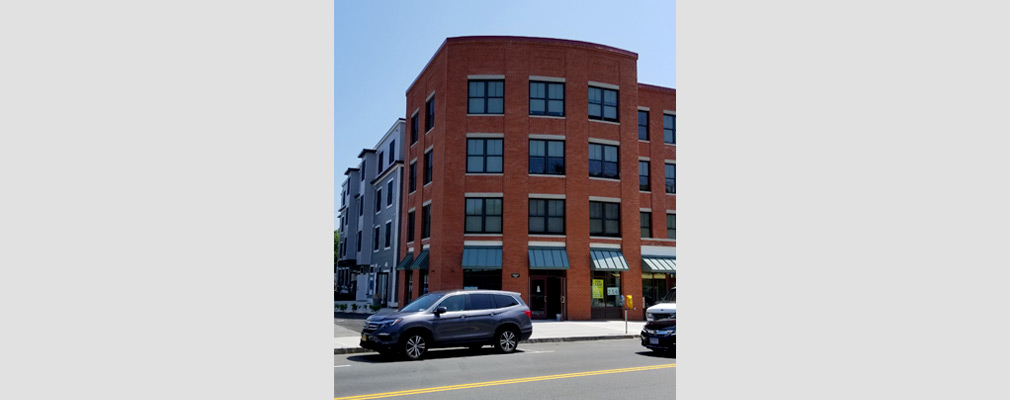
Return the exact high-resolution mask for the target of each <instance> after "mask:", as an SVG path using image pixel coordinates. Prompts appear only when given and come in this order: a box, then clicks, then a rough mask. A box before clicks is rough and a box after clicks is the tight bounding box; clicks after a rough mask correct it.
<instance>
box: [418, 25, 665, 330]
mask: <svg viewBox="0 0 1010 400" xmlns="http://www.w3.org/2000/svg"><path fill="white" fill-rule="evenodd" d="M637 59H638V55H637V54H635V53H631V52H628V51H624V50H620V49H615V48H611V47H607V46H602V45H596V44H591V43H584V42H574V41H566V40H555V39H540V38H519V37H459V38H449V39H447V40H446V41H445V42H444V43H443V44H442V46H441V47H440V48H439V50H438V51H437V52H436V54H435V55H434V57H433V58H432V59H431V61H430V62H429V63H428V65H427V66H426V67H425V69H424V70H423V71H422V72H421V74H420V75H419V76H418V77H417V79H416V80H415V82H414V83H413V84H412V85H411V87H410V88H409V89H408V90H407V93H406V104H407V107H406V113H405V115H406V119H407V135H406V136H407V140H406V141H405V142H406V143H404V147H405V149H404V150H405V153H404V154H405V157H404V159H405V163H406V164H407V165H408V166H409V165H410V163H411V162H415V160H416V163H417V164H416V165H417V167H416V168H417V178H416V179H417V183H416V185H417V187H416V190H415V191H414V192H410V190H409V187H408V185H409V181H410V179H409V169H407V170H406V171H407V173H408V176H407V178H406V179H403V183H404V190H403V193H407V194H406V199H405V201H404V202H403V204H404V208H403V210H402V214H401V215H402V218H403V221H402V222H403V223H402V224H401V226H403V227H407V226H408V224H407V221H406V219H407V216H408V211H409V210H411V209H413V211H414V218H415V224H414V227H415V232H414V240H413V241H412V242H410V243H408V242H407V233H406V231H405V229H404V232H402V233H401V234H402V235H403V236H402V240H400V246H401V248H400V250H401V254H407V251H408V250H409V249H413V252H414V253H413V254H414V255H415V257H416V256H417V255H418V254H419V253H420V252H421V251H422V248H423V247H424V246H425V245H430V249H429V265H430V267H429V270H428V282H429V283H428V285H429V286H428V290H429V291H435V290H443V289H458V288H462V287H463V270H462V269H461V266H460V265H461V259H462V254H463V248H464V242H467V241H471V242H472V241H482V242H499V241H500V242H501V247H502V252H503V262H502V265H503V267H502V283H501V287H502V289H503V290H510V291H515V292H519V293H522V294H523V298H524V300H526V301H527V302H529V301H530V291H531V288H530V280H529V273H530V270H529V255H528V252H527V250H528V249H529V246H528V244H529V242H531V241H533V242H557V243H558V244H559V245H560V246H562V247H565V248H566V250H567V253H568V259H569V262H570V269H569V270H568V271H567V272H566V273H565V280H564V282H565V285H564V286H565V305H564V314H565V315H566V317H567V319H570V320H587V319H590V317H591V312H590V311H591V307H590V299H591V286H590V285H591V283H590V280H591V275H592V273H591V270H590V269H591V264H592V263H591V259H590V253H589V250H590V244H593V245H597V244H604V245H606V244H610V245H619V246H620V250H621V251H622V252H623V254H624V257H625V259H626V260H627V263H628V266H629V267H630V270H629V271H625V272H622V273H621V289H620V291H621V294H631V295H633V296H634V301H635V306H636V307H637V308H638V309H639V310H638V311H636V312H633V313H629V317H630V318H632V319H641V318H642V313H641V311H640V309H641V304H642V275H641V271H642V269H641V264H642V257H641V255H642V250H641V246H643V245H646V246H667V247H671V248H675V247H676V242H675V241H674V240H672V239H642V238H641V237H640V225H639V223H640V221H639V211H640V209H642V208H649V209H651V210H652V224H651V225H652V230H653V232H654V233H656V234H654V235H653V236H654V237H657V236H658V237H661V238H665V235H666V216H665V215H666V213H667V212H671V211H675V210H676V195H674V194H666V193H664V190H663V187H664V161H663V160H676V146H675V145H671V144H667V143H664V141H663V114H664V110H665V111H668V112H671V113H675V111H676V92H675V90H674V89H669V88H663V87H657V86H651V85H643V84H639V83H638V76H637ZM671 67H672V66H671ZM502 75H503V76H504V82H505V83H504V88H505V91H504V114H503V115H468V114H467V100H468V99H467V93H468V91H467V90H468V79H469V78H470V77H473V76H502ZM531 76H536V77H550V78H553V79H555V80H558V79H559V78H563V79H564V101H565V103H564V110H565V112H564V114H565V116H564V117H544V116H530V115H529V107H530V106H529V92H530V87H529V81H530V77H531ZM590 82H593V83H595V84H596V85H598V86H604V87H613V86H616V87H617V88H618V116H619V117H618V119H619V123H613V122H602V121H596V120H590V119H589V118H588V101H589V100H588V91H589V89H588V86H590ZM599 84H603V85H599ZM432 94H433V97H432V98H433V99H434V103H435V107H434V108H435V113H434V127H433V128H432V129H431V130H430V131H428V132H427V133H425V126H426V125H427V124H426V110H425V103H426V101H427V100H428V99H429V95H432ZM640 107H647V108H648V109H649V110H650V113H649V139H650V140H648V141H639V139H638V125H637V121H638V110H639V108H640ZM415 112H416V113H417V119H418V134H417V136H418V140H417V142H416V143H413V144H412V143H411V140H410V135H411V133H410V129H411V117H412V116H413V115H414V113H415ZM474 133H480V134H486V133H491V134H503V140H504V143H503V144H504V158H503V160H504V161H503V173H501V174H484V175H475V174H467V173H466V164H467V157H466V154H467V140H466V138H467V135H468V134H474ZM531 134H533V135H554V136H563V137H564V151H565V154H564V157H565V175H564V176H542V175H531V174H530V173H529V166H528V163H529V162H528V160H529V146H530V144H529V140H530V135H531ZM590 139H602V140H605V141H610V142H619V143H620V145H619V174H620V177H621V179H620V180H608V179H598V178H592V179H591V178H590V177H589V166H588V164H589V161H588V157H589V155H588V153H589V150H588V148H589V142H590ZM428 148H431V149H432V151H433V161H434V162H433V171H434V173H433V174H432V175H433V178H432V182H431V183H430V184H428V185H425V184H424V179H425V178H424V153H425V150H426V149H428ZM640 157H648V158H649V159H650V183H651V186H652V190H651V192H640V191H639V186H638V160H639V158H640ZM467 193H501V194H502V195H501V197H502V198H503V204H504V205H503V215H502V217H503V218H502V220H503V227H502V233H501V234H500V235H498V234H494V235H471V234H466V235H465V234H464V216H465V196H466V194H467ZM531 193H533V194H547V195H564V196H565V197H564V199H565V235H564V236H548V235H530V234H529V233H528V232H529V230H528V223H527V221H528V217H529V201H528V200H529V197H530V196H529V195H530V194H531ZM590 196H597V197H604V198H619V199H620V204H621V205H620V233H621V237H620V238H597V237H592V238H591V237H590V235H589V219H590V218H589V200H590V199H589V198H590ZM428 201H431V216H432V223H431V235H430V239H422V233H421V230H422V207H423V205H424V203H425V202H428ZM513 273H518V274H519V276H520V277H519V278H512V277H511V275H512V274H513ZM405 277H406V274H405V273H404V272H403V271H400V278H401V279H398V281H399V282H401V287H400V288H399V290H400V293H404V290H405V284H404V282H405V281H404V279H402V278H405ZM412 279H413V285H412V287H413V290H412V292H413V293H411V295H410V298H416V297H418V296H419V295H420V294H421V291H422V286H423V283H422V282H421V281H420V279H421V278H420V274H419V273H418V272H416V271H414V272H413V274H412ZM669 284H670V285H672V284H673V276H671V277H670V278H669Z"/></svg>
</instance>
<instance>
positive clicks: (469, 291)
mask: <svg viewBox="0 0 1010 400" xmlns="http://www.w3.org/2000/svg"><path fill="white" fill-rule="evenodd" d="M456 293H488V294H507V295H513V296H519V293H518V292H509V291H505V290H491V289H454V290H438V291H434V292H429V293H428V294H437V295H446V294H456Z"/></svg>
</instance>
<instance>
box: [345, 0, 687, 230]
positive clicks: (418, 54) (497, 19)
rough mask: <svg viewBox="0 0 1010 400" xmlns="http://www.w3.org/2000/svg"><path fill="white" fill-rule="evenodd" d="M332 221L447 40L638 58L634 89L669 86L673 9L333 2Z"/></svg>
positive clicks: (640, 4)
mask: <svg viewBox="0 0 1010 400" xmlns="http://www.w3.org/2000/svg"><path fill="white" fill-rule="evenodd" d="M335 10H336V11H335V13H336V15H335V21H334V22H335V23H334V36H335V37H334V46H335V49H334V50H335V51H334V56H335V57H336V59H335V60H334V73H335V76H334V85H335V87H334V95H335V96H336V98H335V99H334V100H335V101H334V118H335V119H334V126H335V132H334V134H335V135H336V136H335V137H334V143H333V147H334V148H333V170H334V180H335V182H334V189H335V190H336V193H335V194H334V196H333V197H334V214H333V226H334V227H336V226H337V216H338V214H337V212H336V210H337V209H338V208H339V207H340V184H341V183H342V182H343V180H344V171H346V170H347V168H349V167H355V166H357V165H358V162H359V161H358V158H357V157H358V153H360V152H361V149H363V148H366V147H367V148H372V147H374V146H375V145H376V144H377V143H378V141H379V139H381V138H382V135H383V134H385V133H386V131H387V130H388V129H389V127H390V126H392V124H393V122H394V121H396V119H397V118H404V117H405V116H404V115H403V113H404V112H405V111H404V110H405V107H406V106H405V101H406V97H405V93H406V91H407V87H408V86H410V84H411V82H413V81H414V78H416V77H417V75H418V74H419V73H420V72H421V69H422V68H424V66H425V64H427V63H428V60H430V59H431V56H433V55H434V54H435V51H436V50H438V47H439V46H440V45H441V44H442V42H443V41H445V38H447V37H454V36H472V35H500V36H538V37H549V38H557V39H569V40H581V41H585V42H592V43H599V44H603V45H607V46H612V47H617V48H619V49H624V50H628V51H631V52H635V53H638V81H639V82H641V83H649V84H654V85H660V86H666V87H673V88H675V87H677V84H676V83H677V67H676V60H677V58H676V19H677V18H676V2H674V1H656V0H649V1H625V2H621V1H612V0H610V1H600V0H591V1H544V0H541V1H528V0H519V1H508V2H501V1H476V0H475V1H339V0H338V1H337V2H336V7H335Z"/></svg>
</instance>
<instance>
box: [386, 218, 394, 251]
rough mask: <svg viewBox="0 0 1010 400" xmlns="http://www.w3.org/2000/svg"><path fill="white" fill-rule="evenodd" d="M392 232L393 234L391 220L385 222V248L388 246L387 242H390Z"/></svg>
mask: <svg viewBox="0 0 1010 400" xmlns="http://www.w3.org/2000/svg"><path fill="white" fill-rule="evenodd" d="M392 234H393V223H392V222H387V223H386V245H385V248H387V249H388V248H389V243H390V239H392Z"/></svg>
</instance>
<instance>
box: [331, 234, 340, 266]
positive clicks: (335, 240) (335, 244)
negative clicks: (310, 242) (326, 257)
mask: <svg viewBox="0 0 1010 400" xmlns="http://www.w3.org/2000/svg"><path fill="white" fill-rule="evenodd" d="M339 250H340V232H338V231H333V263H334V264H336V263H337V259H338V258H340V251H339Z"/></svg>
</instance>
